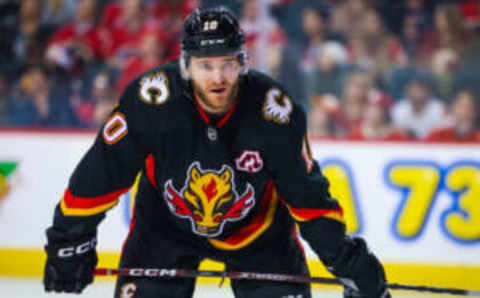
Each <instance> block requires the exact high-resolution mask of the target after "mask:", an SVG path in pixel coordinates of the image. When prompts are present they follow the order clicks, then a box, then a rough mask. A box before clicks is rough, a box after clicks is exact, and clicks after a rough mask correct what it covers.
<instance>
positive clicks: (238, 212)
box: [164, 162, 255, 237]
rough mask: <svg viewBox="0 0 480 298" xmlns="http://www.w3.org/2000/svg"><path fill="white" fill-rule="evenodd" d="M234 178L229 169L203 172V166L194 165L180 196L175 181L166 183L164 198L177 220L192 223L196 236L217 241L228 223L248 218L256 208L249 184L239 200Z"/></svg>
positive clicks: (223, 168) (197, 163) (196, 163)
mask: <svg viewBox="0 0 480 298" xmlns="http://www.w3.org/2000/svg"><path fill="white" fill-rule="evenodd" d="M233 178H234V172H233V170H232V168H230V167H229V166H227V165H224V166H223V167H222V169H221V170H220V171H211V170H202V168H201V167H200V163H199V162H194V163H193V164H192V165H191V166H190V167H189V168H188V171H187V179H186V181H185V186H184V187H183V188H182V190H181V191H180V192H179V191H177V190H176V189H175V187H174V186H173V184H172V180H171V179H170V180H168V181H167V182H166V183H165V194H164V198H165V201H166V202H167V205H168V207H169V209H170V211H171V212H172V213H173V214H174V215H175V216H178V217H181V218H188V219H189V220H190V222H191V224H192V230H193V232H194V233H195V234H197V235H200V236H205V237H215V236H218V235H220V234H221V233H222V231H223V226H224V225H225V223H226V222H227V221H237V220H240V219H242V218H244V217H245V216H246V215H247V214H248V212H249V211H250V209H251V208H252V207H253V206H254V205H255V193H254V190H253V187H252V186H251V185H250V184H248V183H247V188H246V190H245V192H244V193H243V194H242V195H241V196H239V195H238V194H237V192H236V190H235V183H234V179H233Z"/></svg>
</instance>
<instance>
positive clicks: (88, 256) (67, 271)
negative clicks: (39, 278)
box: [43, 228, 98, 293]
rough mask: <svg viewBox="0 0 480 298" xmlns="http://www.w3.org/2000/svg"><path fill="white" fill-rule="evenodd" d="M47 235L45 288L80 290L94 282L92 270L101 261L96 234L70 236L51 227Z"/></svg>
mask: <svg viewBox="0 0 480 298" xmlns="http://www.w3.org/2000/svg"><path fill="white" fill-rule="evenodd" d="M47 238H48V244H47V245H46V246H45V251H46V252H47V262H46V264H45V273H44V274H45V275H44V279H43V284H44V286H45V291H47V292H50V291H55V292H58V293H61V292H66V293H81V292H82V291H83V289H84V288H85V287H86V286H87V285H89V284H90V283H92V282H93V271H94V269H95V266H96V265H97V261H98V259H97V253H96V251H95V245H96V238H95V236H92V235H87V236H83V237H81V238H78V239H77V240H67V237H65V235H64V234H63V233H62V232H59V231H57V230H54V229H53V228H49V229H48V230H47Z"/></svg>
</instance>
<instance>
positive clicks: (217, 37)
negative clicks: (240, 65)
mask: <svg viewBox="0 0 480 298" xmlns="http://www.w3.org/2000/svg"><path fill="white" fill-rule="evenodd" d="M181 42H182V52H183V53H184V54H186V55H188V56H189V57H191V56H195V57H205V56H218V55H224V54H233V53H240V52H242V51H243V52H244V53H243V55H245V51H244V45H245V37H244V35H243V32H242V30H241V29H240V25H239V23H238V20H237V18H236V16H235V15H234V14H233V12H231V11H230V10H229V9H228V8H226V7H223V6H220V7H209V8H198V9H196V10H194V11H193V12H192V13H191V14H190V15H189V16H188V17H187V19H186V20H185V23H184V27H183V34H182V39H181ZM244 58H245V57H244Z"/></svg>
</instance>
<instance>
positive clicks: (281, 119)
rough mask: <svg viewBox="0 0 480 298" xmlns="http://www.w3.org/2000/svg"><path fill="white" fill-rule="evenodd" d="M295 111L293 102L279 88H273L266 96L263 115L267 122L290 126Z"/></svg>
mask: <svg viewBox="0 0 480 298" xmlns="http://www.w3.org/2000/svg"><path fill="white" fill-rule="evenodd" d="M292 111H293V104H292V100H291V99H290V97H289V96H288V95H285V94H283V93H282V91H280V89H278V88H271V89H269V90H268V91H267V92H266V94H265V100H264V102H263V107H262V114H263V118H265V120H267V121H273V122H276V123H278V124H288V123H289V122H290V116H291V114H292Z"/></svg>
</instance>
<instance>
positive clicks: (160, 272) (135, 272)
mask: <svg viewBox="0 0 480 298" xmlns="http://www.w3.org/2000/svg"><path fill="white" fill-rule="evenodd" d="M128 275H130V276H151V277H153V276H171V277H175V276H177V270H175V269H170V270H169V269H143V268H133V269H130V270H128Z"/></svg>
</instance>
